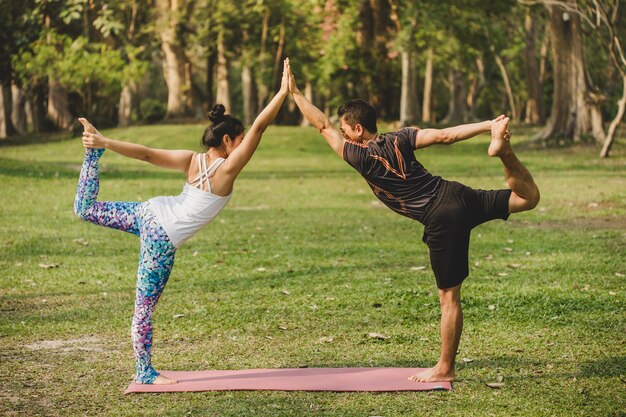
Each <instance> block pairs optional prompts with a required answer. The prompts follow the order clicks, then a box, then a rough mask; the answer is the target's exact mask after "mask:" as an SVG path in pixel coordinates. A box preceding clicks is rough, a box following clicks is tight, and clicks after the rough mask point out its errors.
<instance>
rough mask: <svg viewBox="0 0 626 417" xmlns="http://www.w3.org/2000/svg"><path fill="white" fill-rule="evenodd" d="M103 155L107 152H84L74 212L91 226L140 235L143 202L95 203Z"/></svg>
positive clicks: (89, 150)
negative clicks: (138, 219)
mask: <svg viewBox="0 0 626 417" xmlns="http://www.w3.org/2000/svg"><path fill="white" fill-rule="evenodd" d="M103 152H104V149H90V148H87V149H85V160H84V161H83V166H82V168H81V171H80V177H79V179H78V188H77V190H76V199H75V200H74V213H76V215H78V216H79V217H80V218H81V219H83V220H85V221H88V222H90V223H94V224H97V225H100V226H105V227H110V228H112V229H118V230H123V231H125V232H129V233H133V234H135V235H139V227H138V225H137V209H138V207H139V205H140V204H141V203H136V202H124V201H119V202H110V201H96V199H97V198H98V191H99V190H100V178H99V167H98V162H99V160H100V157H101V156H102V153H103Z"/></svg>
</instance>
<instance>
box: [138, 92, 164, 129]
mask: <svg viewBox="0 0 626 417" xmlns="http://www.w3.org/2000/svg"><path fill="white" fill-rule="evenodd" d="M139 111H140V114H141V120H143V121H145V122H146V123H156V122H158V121H161V120H163V118H164V117H165V112H166V108H165V105H164V104H163V103H162V102H161V101H159V100H155V99H152V98H148V99H145V100H143V101H142V102H141V104H139Z"/></svg>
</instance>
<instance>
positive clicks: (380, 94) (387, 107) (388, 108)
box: [369, 0, 415, 118]
mask: <svg viewBox="0 0 626 417" xmlns="http://www.w3.org/2000/svg"><path fill="white" fill-rule="evenodd" d="M369 1H370V8H371V13H372V23H373V28H372V29H373V30H372V35H373V38H372V41H373V46H374V49H373V52H374V57H375V58H376V59H375V61H374V62H375V63H376V71H375V73H374V76H373V79H374V80H373V81H374V86H376V88H375V91H374V97H372V102H373V103H372V104H374V106H375V107H377V108H378V111H379V112H380V116H381V117H386V118H391V115H392V114H394V115H395V114H398V113H397V112H398V111H399V109H398V108H397V106H398V102H397V99H394V98H393V96H392V94H388V91H390V90H391V86H392V84H391V80H392V79H393V77H392V72H391V65H389V63H388V62H386V60H385V58H384V57H387V53H388V49H387V39H388V29H389V28H388V25H389V22H390V5H389V1H388V0H369ZM413 72H415V71H413ZM414 90H415V86H413V88H412V91H414Z"/></svg>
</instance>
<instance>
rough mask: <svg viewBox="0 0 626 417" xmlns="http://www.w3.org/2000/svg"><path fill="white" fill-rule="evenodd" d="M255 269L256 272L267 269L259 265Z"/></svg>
mask: <svg viewBox="0 0 626 417" xmlns="http://www.w3.org/2000/svg"><path fill="white" fill-rule="evenodd" d="M255 271H257V272H265V271H267V269H265V268H263V267H262V266H261V267H259V268H257V269H255Z"/></svg>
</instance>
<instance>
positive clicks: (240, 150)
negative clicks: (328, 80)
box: [221, 58, 289, 177]
mask: <svg viewBox="0 0 626 417" xmlns="http://www.w3.org/2000/svg"><path fill="white" fill-rule="evenodd" d="M288 68H289V58H287V59H285V61H284V63H283V78H282V81H281V84H280V90H279V91H278V93H276V95H275V96H274V98H273V99H272V100H271V101H270V102H269V104H268V105H267V106H266V107H265V108H264V109H263V111H261V113H259V115H258V116H257V117H256V119H255V120H254V122H253V123H252V126H251V127H250V129H249V130H248V132H247V133H246V136H244V138H243V140H242V141H241V144H240V145H239V146H238V147H237V148H236V149H235V150H234V151H233V152H232V153H231V154H230V155H229V156H228V159H226V162H224V165H223V167H222V168H221V170H222V172H224V173H225V174H227V175H229V176H233V177H236V176H237V175H238V174H239V172H241V170H242V169H243V167H244V166H246V164H247V163H248V161H249V160H250V158H252V155H253V154H254V151H255V150H256V148H257V146H259V142H260V141H261V136H263V132H265V129H266V128H267V126H268V125H269V124H270V123H271V122H272V120H274V117H276V114H278V110H280V107H281V106H282V104H283V102H284V101H285V98H286V97H287V95H289V87H288V79H287V72H288Z"/></svg>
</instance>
